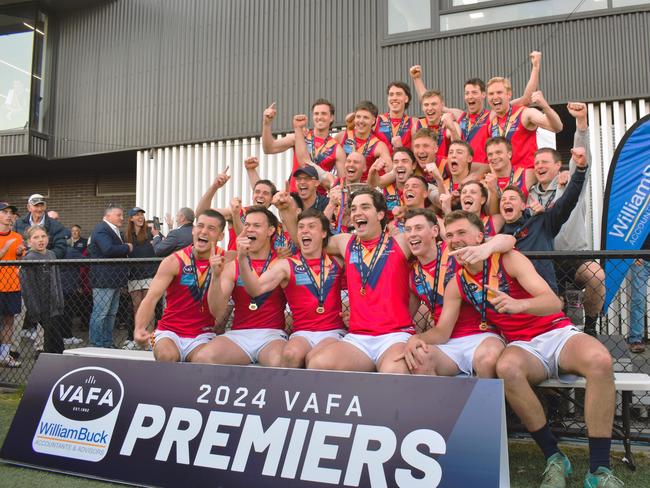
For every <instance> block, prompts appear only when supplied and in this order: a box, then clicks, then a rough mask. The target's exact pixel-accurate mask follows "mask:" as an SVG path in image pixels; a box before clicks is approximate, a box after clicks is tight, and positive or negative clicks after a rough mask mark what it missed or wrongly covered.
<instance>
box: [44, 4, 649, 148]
mask: <svg viewBox="0 0 650 488" xmlns="http://www.w3.org/2000/svg"><path fill="white" fill-rule="evenodd" d="M379 3H380V2H379V1H376V0H355V1H346V0H311V1H308V2H307V1H294V0H264V1H260V0H186V1H179V0H130V1H126V0H118V1H115V2H111V3H108V4H106V5H102V6H100V7H96V8H93V9H88V10H83V11H77V12H74V13H71V14H68V15H69V16H66V17H63V18H61V19H60V21H59V29H60V32H59V34H60V37H59V39H60V41H59V46H58V59H57V70H56V89H55V93H54V97H55V103H56V109H55V121H54V136H55V138H54V151H53V154H54V157H57V158H62V157H70V156H75V155H81V154H86V153H97V152H106V151H113V150H122V149H125V148H145V147H147V146H163V145H174V144H185V143H189V142H199V141H213V140H226V139H237V138H242V137H250V136H256V135H259V132H260V118H261V112H262V110H263V109H264V107H265V106H266V105H268V104H269V103H270V102H272V101H277V103H278V108H279V116H278V120H277V122H276V129H277V130H287V129H289V127H290V117H291V115H292V114H294V113H299V112H305V111H308V110H309V106H310V102H311V101H312V100H313V99H315V98H316V97H319V96H324V97H327V98H330V99H331V100H332V101H333V102H334V103H335V104H336V106H337V107H338V116H339V118H338V122H339V123H340V122H341V120H342V119H341V117H342V116H343V115H344V114H345V112H346V111H348V110H350V109H351V108H352V107H353V105H354V104H355V102H357V101H358V100H360V99H363V98H370V99H372V100H375V101H376V102H377V103H378V105H379V106H380V107H383V106H384V99H385V96H384V88H385V85H386V83H387V82H388V81H390V80H392V79H404V80H405V79H408V71H407V70H408V67H409V66H410V65H412V64H414V63H421V64H423V65H424V69H425V80H426V82H427V85H428V86H430V87H435V88H440V89H442V90H443V91H444V92H445V94H446V96H447V98H448V100H449V102H450V104H453V105H456V106H460V105H461V104H462V84H463V82H464V80H465V79H466V78H468V77H469V76H477V75H478V76H481V77H484V78H489V77H490V76H492V75H497V74H501V75H504V74H505V75H511V76H512V79H513V85H514V87H515V91H516V92H520V91H521V90H522V89H523V86H524V84H525V82H526V79H527V77H528V72H529V66H528V62H527V55H528V52H529V51H531V50H532V49H535V48H539V49H542V51H543V52H544V65H543V75H542V88H543V89H544V90H545V92H546V95H547V98H548V99H549V100H550V101H551V102H564V101H567V100H570V99H579V100H587V101H599V100H614V99H619V100H620V99H626V98H636V97H642V96H647V95H648V91H649V90H648V85H647V80H648V74H649V72H650V69H649V68H648V60H649V59H650V34H649V33H650V12H648V11H644V12H636V13H629V14H624V15H612V16H608V17H596V18H588V19H583V20H577V21H569V22H563V23H550V24H542V25H536V26H531V27H525V28H515V29H507V30H497V31H493V32H487V33H477V34H469V35H462V36H457V37H448V38H441V39H437V40H427V41H421V42H414V43H410V44H401V45H395V46H387V47H382V46H381V45H380V43H381V41H382V35H383V26H382V25H381V24H382V20H381V16H380V15H379V6H378V5H379Z"/></svg>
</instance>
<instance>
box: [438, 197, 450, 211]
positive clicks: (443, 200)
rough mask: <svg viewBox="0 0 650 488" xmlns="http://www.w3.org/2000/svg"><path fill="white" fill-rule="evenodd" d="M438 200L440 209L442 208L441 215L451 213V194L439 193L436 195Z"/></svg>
mask: <svg viewBox="0 0 650 488" xmlns="http://www.w3.org/2000/svg"><path fill="white" fill-rule="evenodd" d="M438 199H439V200H440V208H442V213H443V214H445V215H446V214H448V213H449V212H451V194H449V193H441V194H439V195H438Z"/></svg>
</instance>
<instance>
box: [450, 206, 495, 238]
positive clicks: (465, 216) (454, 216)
mask: <svg viewBox="0 0 650 488" xmlns="http://www.w3.org/2000/svg"><path fill="white" fill-rule="evenodd" d="M459 220H468V221H469V223H470V224H472V225H473V226H474V227H476V228H477V229H478V230H479V231H481V232H483V233H485V226H484V225H483V221H482V220H481V219H480V218H479V217H478V215H475V214H473V213H471V212H467V211H466V210H454V211H453V212H450V213H448V214H447V216H446V217H445V227H447V226H448V225H449V224H453V223H454V222H457V221H459Z"/></svg>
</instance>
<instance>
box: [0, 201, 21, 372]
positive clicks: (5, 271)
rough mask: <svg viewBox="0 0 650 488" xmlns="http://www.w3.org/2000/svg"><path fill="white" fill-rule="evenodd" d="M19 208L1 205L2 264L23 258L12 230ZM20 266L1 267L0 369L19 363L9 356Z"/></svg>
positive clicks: (18, 239)
mask: <svg viewBox="0 0 650 488" xmlns="http://www.w3.org/2000/svg"><path fill="white" fill-rule="evenodd" d="M17 210H18V209H17V208H16V207H14V206H13V205H10V204H9V203H7V202H0V261H14V260H16V259H18V258H19V257H20V256H22V255H23V252H24V251H25V246H24V245H23V238H22V237H21V235H20V234H18V233H17V232H13V231H12V230H11V227H12V225H13V223H14V216H15V215H16V214H17ZM20 306H21V304H20V281H19V279H18V266H0V320H1V321H2V322H0V367H4V368H17V367H19V366H20V362H18V361H16V360H15V359H14V358H12V357H11V356H10V355H9V349H10V347H11V332H12V329H13V326H14V315H16V314H18V313H20Z"/></svg>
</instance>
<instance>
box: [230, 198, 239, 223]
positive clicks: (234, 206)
mask: <svg viewBox="0 0 650 488" xmlns="http://www.w3.org/2000/svg"><path fill="white" fill-rule="evenodd" d="M230 214H231V215H232V216H233V219H235V218H237V217H238V216H239V215H241V198H239V197H233V198H232V199H231V200H230Z"/></svg>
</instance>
